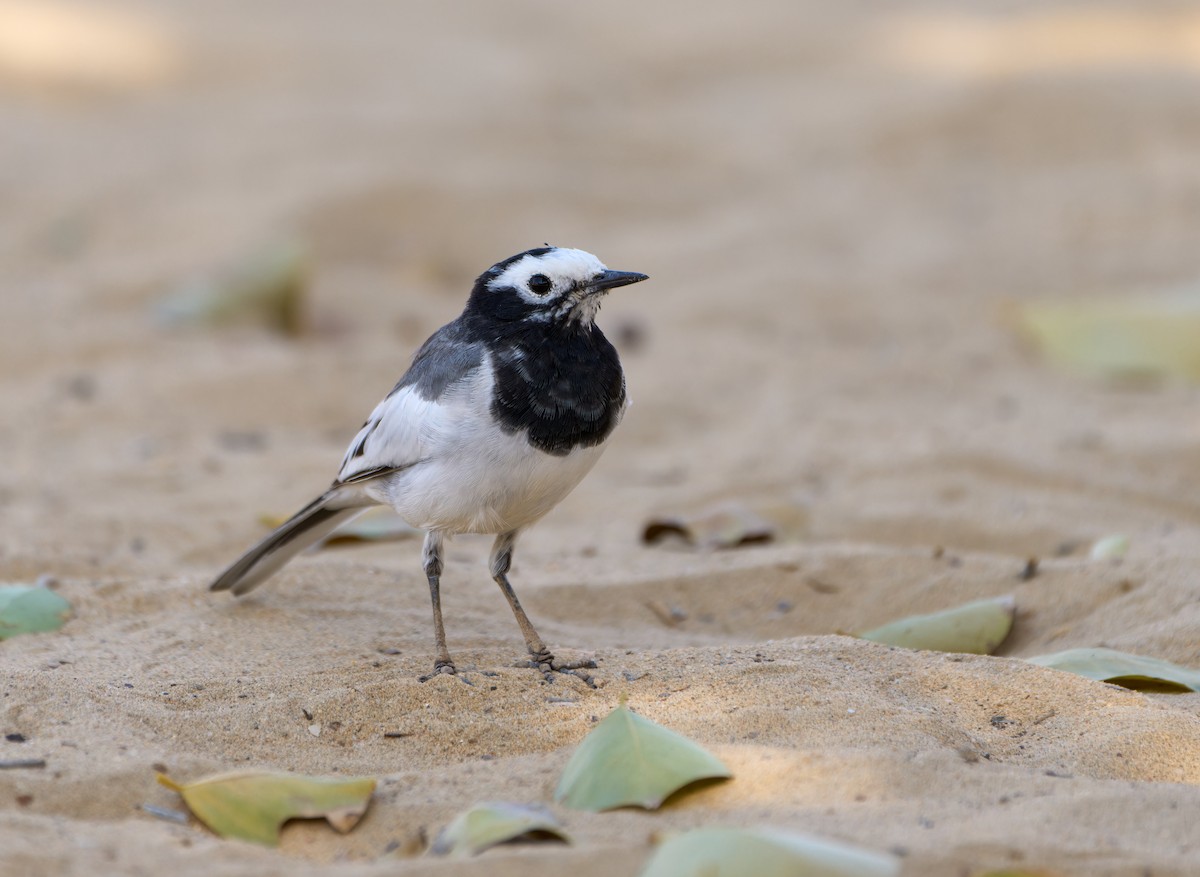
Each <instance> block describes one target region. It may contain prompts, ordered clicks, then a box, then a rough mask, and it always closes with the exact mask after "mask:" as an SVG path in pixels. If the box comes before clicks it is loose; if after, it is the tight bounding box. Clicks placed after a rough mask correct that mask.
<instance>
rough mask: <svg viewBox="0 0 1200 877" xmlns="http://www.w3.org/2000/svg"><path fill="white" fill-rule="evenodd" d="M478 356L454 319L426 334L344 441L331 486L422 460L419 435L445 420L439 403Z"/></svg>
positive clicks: (423, 451)
mask: <svg viewBox="0 0 1200 877" xmlns="http://www.w3.org/2000/svg"><path fill="white" fill-rule="evenodd" d="M483 357H484V347H483V345H482V344H481V343H478V342H472V341H469V340H467V337H466V332H465V331H464V330H463V328H462V326H461V325H460V324H459V323H458V322H457V321H456V322H453V323H450V324H449V325H446V326H443V327H442V328H441V329H439V330H438V331H437V332H435V333H434V334H433V335H432V336H430V338H429V340H428V341H426V342H425V343H424V344H423V345H421V349H420V350H418V351H417V353H416V355H415V356H414V357H413V362H412V365H411V366H410V367H409V369H408V371H407V372H405V373H404V377H402V378H400V380H399V382H397V384H396V386H395V387H393V388H392V391H391V392H390V393H388V395H387V397H386V398H385V399H384V400H383V401H382V402H380V403H379V404H378V405H377V406H376V407H375V410H374V411H372V412H371V416H370V417H368V418H367V421H366V422H365V423H364V424H363V425H362V428H361V429H360V430H359V431H358V435H356V436H355V437H354V440H353V441H352V442H351V443H350V447H349V449H347V451H346V456H345V457H344V458H343V460H342V468H341V469H340V470H339V472H338V476H337V478H336V479H335V480H334V484H353V483H356V482H360V481H367V480H370V479H372V478H377V477H379V476H380V475H384V474H387V473H388V472H394V471H397V470H400V469H407V468H408V467H410V466H413V465H416V464H417V463H419V462H421V461H422V460H423V459H425V458H426V457H427V456H428V453H429V449H428V448H426V447H424V442H423V436H425V435H429V434H432V433H435V432H436V430H431V429H428V428H427V427H428V426H429V425H430V423H431V421H437V420H440V419H442V418H444V417H446V416H449V412H448V411H447V409H446V408H445V406H443V405H441V404H439V400H441V399H443V398H444V397H445V396H446V394H447V393H448V392H450V391H451V390H452V389H453V388H454V387H455V386H457V385H458V384H460V383H461V382H462V381H464V380H466V379H467V378H468V377H469V376H470V375H471V374H472V373H473V372H475V370H476V369H478V368H479V367H480V365H481V364H482V363H483Z"/></svg>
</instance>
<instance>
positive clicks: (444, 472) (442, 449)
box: [364, 363, 604, 534]
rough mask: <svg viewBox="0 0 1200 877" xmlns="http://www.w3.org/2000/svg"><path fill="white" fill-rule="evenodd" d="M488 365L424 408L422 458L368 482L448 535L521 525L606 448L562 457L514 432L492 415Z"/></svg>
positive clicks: (426, 526)
mask: <svg viewBox="0 0 1200 877" xmlns="http://www.w3.org/2000/svg"><path fill="white" fill-rule="evenodd" d="M487 365H488V364H487V363H485V367H484V368H482V369H480V370H479V371H478V372H477V373H476V374H475V375H473V376H472V378H471V379H468V380H467V381H464V382H463V384H462V385H461V387H460V388H458V389H456V391H455V392H454V393H453V394H448V395H447V397H443V398H442V399H440V400H439V401H438V403H437V404H436V405H430V404H429V403H424V405H423V406H420V407H421V408H422V409H423V413H424V416H423V417H422V418H421V423H420V426H419V432H420V439H419V443H420V446H421V453H420V462H418V463H416V464H415V465H413V466H411V467H410V468H407V469H404V470H402V471H399V472H396V473H394V474H392V475H387V476H384V477H382V478H379V479H377V480H375V481H372V482H369V483H368V484H367V485H364V486H365V488H366V492H367V493H368V494H369V495H370V496H371V497H372V498H374V499H375V500H377V501H378V502H381V503H386V504H387V505H390V506H392V507H393V508H394V509H395V510H396V513H397V514H399V515H400V517H402V518H404V520H405V521H407V522H408V523H409V524H411V525H412V526H414V527H418V528H420V529H422V530H438V531H441V532H444V533H447V534H453V533H507V532H510V531H513V530H518V529H521V528H522V527H526V526H528V525H529V524H532V523H533V522H534V521H536V520H538V519H539V518H541V517H542V516H543V515H545V514H546V513H547V512H549V511H550V510H551V509H552V508H554V506H556V505H558V503H559V502H561V501H562V499H563V498H564V497H565V496H566V495H567V494H568V493H570V492H571V491H572V490H573V489H574V488H575V485H577V484H578V483H579V482H580V481H581V480H582V479H583V476H584V475H586V474H587V473H588V472H589V471H590V470H591V468H592V467H593V466H594V465H595V464H596V461H597V460H598V459H600V455H601V454H602V453H603V451H604V444H600V445H597V446H595V447H590V448H576V449H575V450H573V451H571V452H570V453H569V454H567V455H565V456H561V457H556V456H552V455H550V454H546V453H544V452H542V451H539V450H537V449H536V448H534V447H533V446H531V445H530V444H529V441H528V439H527V438H526V437H525V435H524V434H523V433H515V434H506V433H505V432H504V431H503V430H501V429H500V427H499V426H498V425H497V424H496V423H495V422H494V421H493V420H492V418H491V414H490V410H489V409H490V400H491V397H492V386H491V384H492V381H491V369H490V368H488V367H487ZM413 413H414V414H415V413H416V411H414V412H413Z"/></svg>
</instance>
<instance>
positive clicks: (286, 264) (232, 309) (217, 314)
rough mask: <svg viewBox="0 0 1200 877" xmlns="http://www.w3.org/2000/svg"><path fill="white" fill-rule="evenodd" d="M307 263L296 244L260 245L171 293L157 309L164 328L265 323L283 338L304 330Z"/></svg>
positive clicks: (284, 242) (287, 242) (300, 248)
mask: <svg viewBox="0 0 1200 877" xmlns="http://www.w3.org/2000/svg"><path fill="white" fill-rule="evenodd" d="M307 284H308V259H307V255H306V254H305V252H304V248H303V247H301V246H300V245H299V244H298V243H296V242H295V241H283V242H278V243H274V244H271V245H268V246H264V247H262V248H261V249H259V250H256V251H255V252H252V253H249V254H248V255H245V256H243V257H242V258H241V259H240V260H239V261H236V262H233V263H231V264H229V265H227V266H225V267H223V268H221V269H218V270H217V271H215V272H213V273H212V274H211V275H209V276H205V277H196V278H193V279H191V280H189V281H187V282H185V283H183V284H182V285H181V286H180V287H179V288H178V289H176V290H174V291H173V292H172V293H171V294H170V295H169V296H168V297H167V298H166V299H165V300H164V301H163V302H162V303H161V304H160V305H159V307H158V313H159V317H160V319H161V320H162V321H163V322H164V323H166V324H167V325H169V326H179V325H182V326H193V325H199V326H219V325H224V324H226V323H236V322H259V323H266V324H267V325H269V326H271V327H272V328H274V329H277V330H279V331H280V332H283V333H284V334H285V335H298V334H300V333H301V332H302V331H303V329H304V314H303V310H304V307H303V304H304V294H305V289H306V287H307Z"/></svg>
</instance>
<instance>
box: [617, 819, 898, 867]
mask: <svg viewBox="0 0 1200 877" xmlns="http://www.w3.org/2000/svg"><path fill="white" fill-rule="evenodd" d="M899 873H900V862H899V860H898V859H897V858H896V857H895V856H891V855H886V854H884V853H874V852H870V851H868V850H863V849H859V848H858V847H852V846H849V845H847V844H841V843H837V842H835V841H831V840H825V839H823V838H816V837H807V836H805V835H800V834H792V833H791V832H785V831H776V830H772V829H749V830H746V829H738V828H698V829H695V830H693V831H688V832H685V833H684V834H680V835H676V836H675V837H672V838H670V839H668V840H667V841H665V842H664V843H663V844H662V846H660V847H659V848H658V849H657V850H656V851H655V853H654V855H653V856H651V857H650V861H649V862H647V863H646V868H645V870H643V871H642V874H641V877H696V875H704V877H742V875H745V874H753V875H754V877H895V875H897V874H899Z"/></svg>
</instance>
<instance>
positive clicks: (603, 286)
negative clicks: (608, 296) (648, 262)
mask: <svg viewBox="0 0 1200 877" xmlns="http://www.w3.org/2000/svg"><path fill="white" fill-rule="evenodd" d="M649 279H650V278H649V277H648V276H647V275H645V274H639V273H638V272H637V271H602V272H601V273H599V274H597V275H596V277H595V279H594V280H592V282H591V288H592V291H593V292H603V291H604V290H607V289H616V288H617V287H618V286H628V285H629V284H631V283H641V282H642V281H643V280H649Z"/></svg>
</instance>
